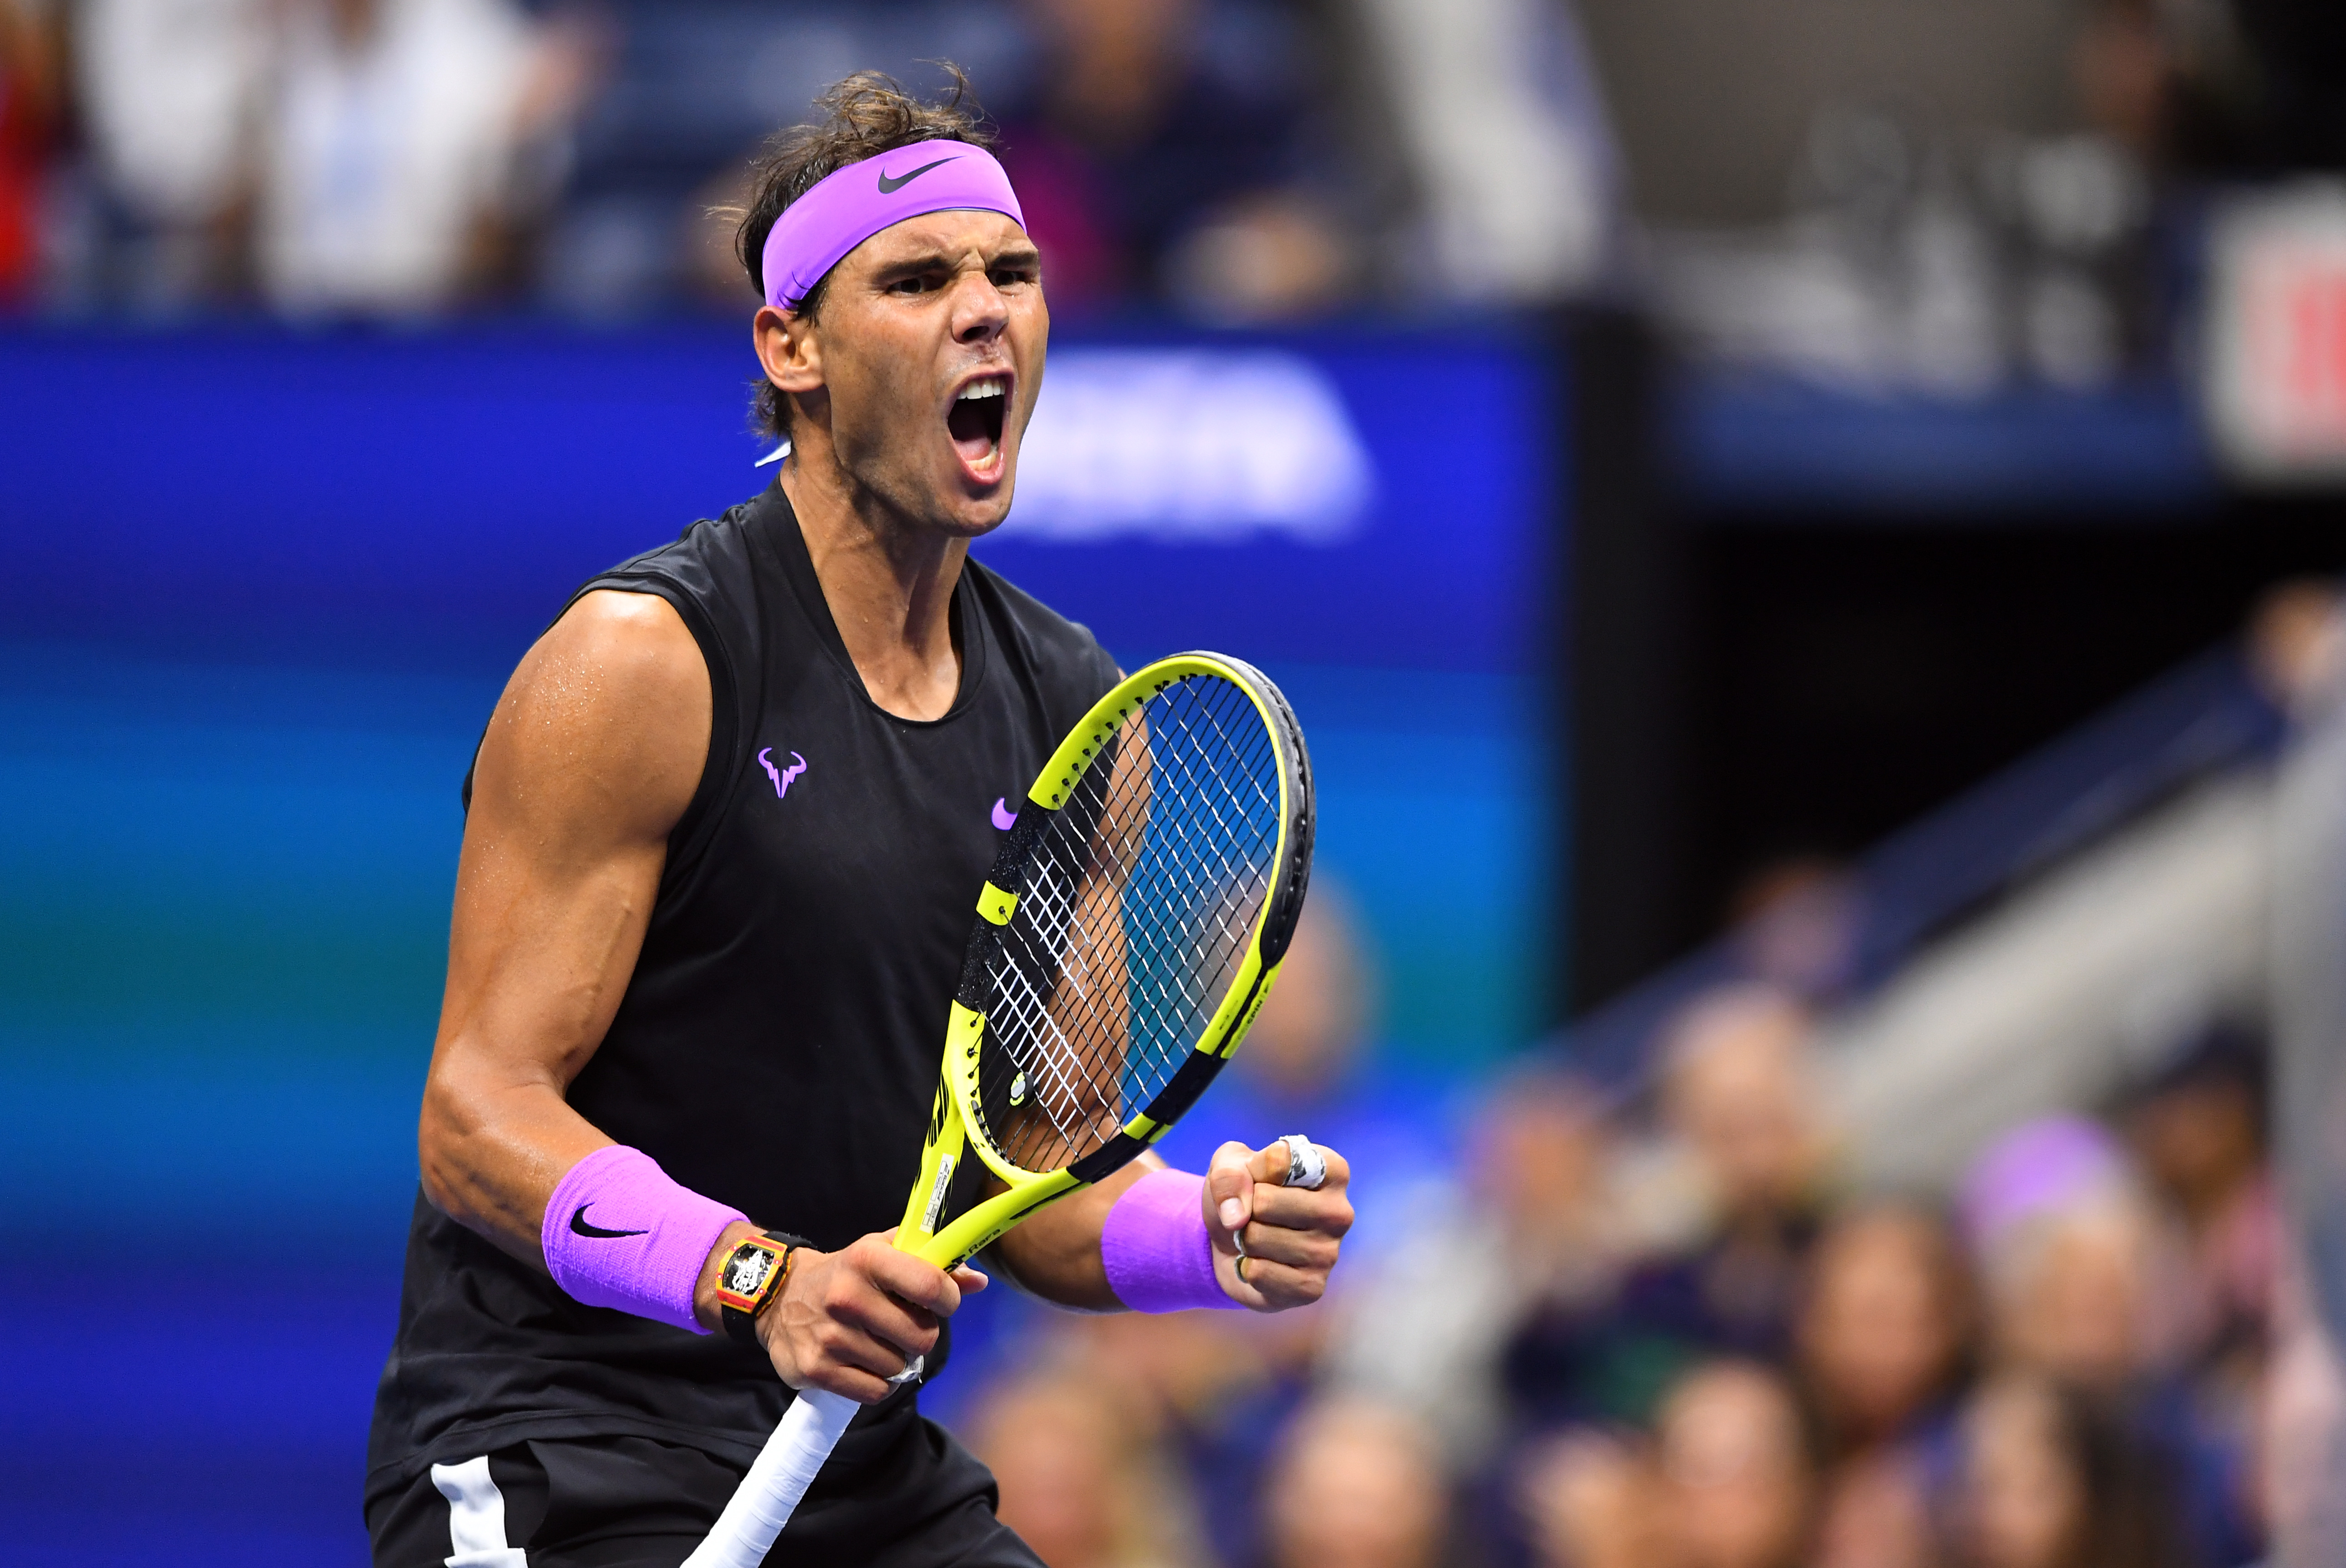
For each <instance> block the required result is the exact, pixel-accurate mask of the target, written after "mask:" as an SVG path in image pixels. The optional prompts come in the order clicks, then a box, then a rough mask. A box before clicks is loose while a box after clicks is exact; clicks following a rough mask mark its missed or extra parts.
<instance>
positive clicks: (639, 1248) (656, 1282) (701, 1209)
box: [538, 1144, 748, 1334]
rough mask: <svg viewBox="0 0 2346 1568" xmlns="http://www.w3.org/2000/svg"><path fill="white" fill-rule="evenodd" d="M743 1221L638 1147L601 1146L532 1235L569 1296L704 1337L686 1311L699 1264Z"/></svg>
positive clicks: (559, 1186) (565, 1182) (565, 1183)
mask: <svg viewBox="0 0 2346 1568" xmlns="http://www.w3.org/2000/svg"><path fill="white" fill-rule="evenodd" d="M747 1218H748V1216H746V1215H744V1214H743V1213H741V1211H740V1210H739V1209H734V1208H728V1207H725V1206H724V1205H723V1204H721V1203H719V1202H718V1201H717V1200H716V1199H715V1198H711V1197H703V1196H700V1195H699V1193H697V1192H694V1191H692V1190H690V1189H689V1188H688V1187H683V1186H678V1185H677V1184H676V1183H675V1182H673V1181H671V1180H669V1179H668V1173H667V1172H666V1171H664V1170H662V1169H660V1168H659V1162H658V1161H657V1160H655V1159H653V1158H652V1157H651V1156H649V1155H648V1154H646V1153H644V1152H643V1151H642V1150H641V1149H631V1148H629V1147H627V1145H625V1144H613V1145H610V1146H609V1147H607V1148H600V1149H597V1150H596V1151H595V1152H594V1153H593V1154H591V1155H588V1156H586V1158H585V1159H583V1160H580V1161H579V1162H578V1163H577V1164H576V1165H575V1166H571V1167H570V1170H569V1172H568V1174H566V1176H563V1178H562V1179H561V1180H560V1181H559V1182H556V1184H555V1187H554V1196H553V1198H552V1199H551V1200H549V1201H548V1202H547V1204H546V1223H545V1224H544V1225H543V1226H542V1227H540V1228H539V1232H538V1239H539V1241H540V1243H541V1244H542V1245H543V1246H544V1247H545V1248H546V1270H547V1271H548V1272H549V1273H551V1274H552V1275H553V1276H554V1282H555V1283H556V1285H559V1286H561V1287H562V1288H563V1289H565V1290H566V1291H568V1292H569V1293H570V1296H571V1298H572V1299H574V1300H577V1301H583V1302H585V1303H586V1305H587V1306H589V1307H617V1308H618V1309H619V1310H620V1311H622V1312H633V1313H634V1314H635V1315H636V1316H637V1317H638V1318H649V1319H654V1320H656V1321H658V1322H661V1323H673V1324H674V1325H676V1327H678V1328H679V1329H691V1330H692V1331H693V1332H694V1333H696V1334H706V1333H708V1332H709V1330H708V1329H704V1328H702V1327H701V1326H700V1324H699V1321H698V1320H697V1319H695V1318H694V1317H693V1315H692V1293H693V1290H694V1288H696V1287H697V1286H699V1283H700V1268H701V1265H703V1264H705V1263H707V1262H708V1261H709V1248H710V1247H714V1246H716V1245H717V1238H718V1237H719V1236H721V1235H723V1234H724V1231H725V1227H727V1226H729V1225H730V1224H732V1223H733V1222H734V1221H735V1220H737V1219H747Z"/></svg>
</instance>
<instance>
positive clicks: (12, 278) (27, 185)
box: [0, 0, 61, 311]
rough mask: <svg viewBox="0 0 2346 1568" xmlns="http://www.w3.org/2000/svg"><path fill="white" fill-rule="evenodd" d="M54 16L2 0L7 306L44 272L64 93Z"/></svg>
mask: <svg viewBox="0 0 2346 1568" xmlns="http://www.w3.org/2000/svg"><path fill="white" fill-rule="evenodd" d="M60 86H61V84H60V83H59V81H58V40H57V34H56V17H55V15H53V14H52V13H51V12H50V11H49V10H48V9H47V8H46V7H44V6H40V5H35V4H34V3H33V0H0V311H5V310H7V309H8V308H9V307H11V306H14V305H19V304H22V303H23V302H25V301H26V300H27V299H29V298H30V297H31V294H32V291H33V287H34V284H35V283H36V281H37V280H38V278H39V273H40V262H41V245H40V238H41V237H40V218H41V199H42V188H43V185H44V176H45V175H46V166H47V162H48V156H49V140H50V137H51V134H52V132H53V131H54V129H55V127H56V117H57V104H58V98H59V96H60V94H59V88H60Z"/></svg>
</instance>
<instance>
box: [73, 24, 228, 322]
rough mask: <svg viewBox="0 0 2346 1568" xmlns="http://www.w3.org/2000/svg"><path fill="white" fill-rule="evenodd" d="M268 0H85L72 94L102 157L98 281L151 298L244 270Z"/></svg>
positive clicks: (212, 290) (185, 299) (197, 289)
mask: <svg viewBox="0 0 2346 1568" xmlns="http://www.w3.org/2000/svg"><path fill="white" fill-rule="evenodd" d="M73 55H74V63H75V67H76V77H77V82H76V87H77V95H76V96H77V99H78V102H79V105H80V108H81V114H82V119H83V123H84V125H85V127H86V129H87V136H88V139H89V144H90V150H91V152H92V154H93V155H94V159H93V161H94V164H95V172H96V175H97V195H98V213H97V237H96V238H97V244H96V246H95V249H96V252H97V261H96V266H97V271H98V277H97V280H96V285H95V290H94V291H95V292H96V293H97V294H99V295H101V296H102V297H104V298H106V299H108V300H117V299H118V300H124V301H127V302H128V303H130V304H132V305H134V306H137V307H139V308H143V309H148V310H178V309H182V308H185V307H188V306H190V305H194V304H199V303H202V302H205V301H208V300H217V299H219V298H220V297H221V296H223V295H224V294H227V293H229V292H230V291H232V290H234V289H236V288H237V287H238V285H239V284H240V281H241V269H242V266H243V257H242V254H241V247H240V242H239V222H238V220H239V218H240V213H241V211H242V209H244V208H245V207H246V206H247V205H248V204H249V201H250V195H251V180H252V159H253V155H254V139H255V135H256V131H257V128H258V120H259V111H260V98H261V93H262V86H263V83H264V82H265V81H266V80H267V76H268V72H269V69H270V4H269V0H86V3H85V4H83V5H79V6H77V7H76V10H75V12H74V36H73Z"/></svg>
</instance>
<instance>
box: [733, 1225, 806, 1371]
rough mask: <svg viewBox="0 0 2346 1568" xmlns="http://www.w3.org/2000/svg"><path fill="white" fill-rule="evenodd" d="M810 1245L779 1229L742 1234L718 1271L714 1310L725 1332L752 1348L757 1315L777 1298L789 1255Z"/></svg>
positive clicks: (786, 1274)
mask: <svg viewBox="0 0 2346 1568" xmlns="http://www.w3.org/2000/svg"><path fill="white" fill-rule="evenodd" d="M809 1245H811V1244H810V1243H809V1242H808V1240H807V1238H806V1237H802V1236H788V1235H785V1234H783V1233H782V1232H781V1231H779V1230H769V1231H766V1232H764V1233H763V1234H761V1235H758V1236H749V1237H742V1239H741V1245H740V1246H739V1247H735V1248H734V1249H733V1250H732V1252H731V1253H729V1255H728V1256H727V1257H726V1259H725V1267H724V1268H720V1269H719V1270H718V1271H717V1311H718V1314H719V1317H721V1318H723V1319H724V1320H725V1331H726V1332H727V1333H728V1334H730V1335H732V1336H733V1338H735V1339H739V1341H740V1342H741V1343H742V1344H744V1345H747V1346H749V1347H750V1349H753V1350H754V1349H760V1348H761V1347H760V1345H759V1343H758V1314H759V1313H760V1312H763V1311H764V1310H765V1309H766V1308H768V1307H770V1306H771V1305H772V1304H773V1303H774V1302H775V1301H777V1300H779V1299H780V1297H781V1294H782V1282H783V1281H784V1280H786V1279H788V1278H790V1254H791V1253H793V1252H795V1251H796V1250H797V1249H798V1248H800V1247H806V1246H809Z"/></svg>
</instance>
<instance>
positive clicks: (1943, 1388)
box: [1798, 1204, 1972, 1568]
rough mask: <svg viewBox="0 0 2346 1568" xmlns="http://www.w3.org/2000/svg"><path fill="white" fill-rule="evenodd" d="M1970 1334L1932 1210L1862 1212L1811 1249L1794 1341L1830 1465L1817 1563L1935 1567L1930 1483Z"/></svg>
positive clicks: (1955, 1270)
mask: <svg viewBox="0 0 2346 1568" xmlns="http://www.w3.org/2000/svg"><path fill="white" fill-rule="evenodd" d="M1971 1325H1972V1301H1971V1290H1970V1283H1969V1278H1968V1276H1967V1273H1966V1271H1965V1269H1964V1262H1963V1258H1962V1256H1961V1253H1960V1252H1959V1250H1958V1249H1957V1247H1956V1245H1955V1242H1954V1239H1953V1237H1951V1236H1950V1235H1949V1234H1948V1233H1947V1231H1946V1229H1945V1227H1943V1225H1941V1224H1940V1223H1939V1222H1938V1221H1937V1220H1936V1219H1935V1218H1934V1217H1933V1216H1931V1215H1930V1214H1929V1213H1928V1212H1927V1211H1925V1210H1923V1209H1921V1208H1918V1207H1913V1206H1911V1205H1905V1204H1885V1205H1881V1206H1877V1207H1872V1208H1866V1209H1860V1210H1858V1211H1857V1212H1856V1213H1854V1214H1851V1215H1848V1216H1845V1217H1841V1218H1840V1219H1838V1220H1836V1221H1835V1222H1834V1223H1833V1225H1832V1226H1831V1228H1830V1229H1828V1230H1827V1231H1826V1233H1825V1235H1824V1237H1822V1239H1821V1240H1820V1241H1819V1243H1818V1245H1817V1250H1816V1254H1815V1257H1813V1259H1812V1260H1811V1265H1810V1277H1809V1285H1808V1289H1807V1292H1806V1296H1805V1298H1804V1300H1803V1302H1802V1305H1801V1309H1800V1321H1799V1328H1798V1339H1799V1345H1800V1367H1801V1370H1802V1373H1803V1374H1804V1376H1805V1378H1806V1380H1807V1385H1808V1389H1809V1392H1810V1396H1811V1400H1812V1401H1813V1404H1814V1407H1815V1410H1816V1414H1817V1417H1818V1419H1819V1422H1820V1426H1821V1434H1822V1437H1823V1440H1824V1448H1825V1457H1826V1460H1827V1464H1828V1468H1827V1471H1826V1472H1825V1477H1824V1482H1823V1497H1822V1501H1821V1517H1820V1522H1819V1547H1818V1553H1819V1562H1820V1563H1822V1564H1826V1565H1829V1568H1906V1565H1921V1564H1927V1563H1930V1562H1931V1561H1932V1560H1933V1543H1932V1534H1931V1529H1930V1509H1931V1503H1932V1492H1933V1472H1934V1471H1938V1470H1940V1469H1941V1468H1943V1464H1944V1459H1943V1451H1944V1449H1945V1447H1946V1443H1947V1435H1946V1431H1945V1422H1944V1419H1943V1418H1944V1416H1945V1414H1946V1411H1947V1408H1948V1401H1949V1400H1950V1399H1951V1398H1952V1396H1953V1393H1954V1391H1955V1390H1954V1385H1955V1382H1956V1380H1957V1378H1958V1377H1959V1376H1960V1375H1961V1372H1962V1363H1963V1359H1964V1349H1965V1345H1966V1342H1967V1340H1968V1338H1969V1333H1970V1329H1971Z"/></svg>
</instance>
